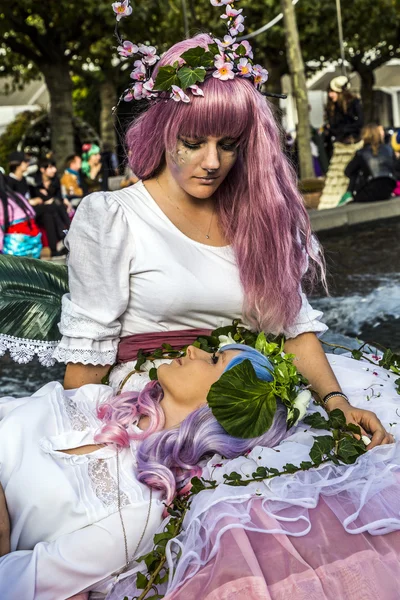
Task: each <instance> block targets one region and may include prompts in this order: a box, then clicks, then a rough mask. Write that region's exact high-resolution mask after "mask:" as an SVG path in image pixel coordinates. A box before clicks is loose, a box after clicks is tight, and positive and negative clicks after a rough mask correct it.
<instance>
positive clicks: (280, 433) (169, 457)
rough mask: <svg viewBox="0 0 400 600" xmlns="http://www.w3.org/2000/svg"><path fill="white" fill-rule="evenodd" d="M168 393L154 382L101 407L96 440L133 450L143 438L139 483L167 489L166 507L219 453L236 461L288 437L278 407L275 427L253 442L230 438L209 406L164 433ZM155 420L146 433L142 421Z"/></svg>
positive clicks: (151, 422)
mask: <svg viewBox="0 0 400 600" xmlns="http://www.w3.org/2000/svg"><path fill="white" fill-rule="evenodd" d="M162 398H163V390H162V388H161V385H160V384H159V383H158V382H157V381H151V382H150V383H148V384H147V385H146V387H145V388H144V389H143V391H142V392H140V393H128V392H127V393H123V394H120V395H119V396H115V397H113V398H111V399H110V401H109V402H106V403H104V404H101V405H100V406H99V407H98V409H97V414H98V417H99V418H100V419H101V420H102V421H103V426H102V428H101V430H100V432H99V433H98V434H96V436H95V440H96V442H98V443H107V444H113V443H114V444H117V445H118V446H123V447H124V446H125V447H126V446H129V444H130V441H131V440H139V441H141V444H140V445H139V448H138V454H137V462H138V480H139V481H142V482H143V483H146V484H147V485H148V486H150V487H153V488H156V489H161V490H163V492H164V496H165V500H166V503H167V504H169V503H171V502H172V500H173V498H174V496H175V495H176V493H177V491H179V492H181V493H182V492H183V491H186V490H187V489H188V483H189V481H190V479H191V478H192V477H194V476H195V475H200V474H201V467H200V466H199V463H200V462H201V461H202V460H203V459H205V458H207V457H211V456H212V455H213V454H222V455H223V456H225V457H226V458H236V457H237V456H240V455H241V454H244V452H246V451H247V450H251V449H252V448H254V447H255V446H258V445H260V446H267V447H268V446H269V447H271V446H275V445H276V444H278V443H279V442H280V441H281V440H282V439H283V438H284V437H285V435H286V409H285V407H284V406H283V405H282V404H278V406H277V410H276V413H275V417H274V421H273V423H272V426H271V428H270V429H269V430H268V431H267V432H266V433H264V435H262V436H260V437H257V438H252V439H239V438H234V437H232V436H230V435H229V434H228V433H226V431H225V430H224V429H223V427H221V425H220V424H219V423H218V421H217V420H216V419H215V417H214V415H213V414H212V412H211V409H210V407H209V406H208V405H207V404H206V405H204V406H202V407H201V408H198V409H197V410H195V411H194V412H192V413H191V414H190V415H189V416H188V417H186V419H184V421H182V423H181V424H180V425H179V426H177V427H173V428H171V429H166V430H163V427H164V423H165V417H164V412H163V409H162V408H161V406H160V401H161V400H162ZM143 416H147V417H149V425H148V428H147V429H146V430H145V431H141V430H138V428H137V427H136V425H137V423H138V422H139V419H140V418H141V417H143Z"/></svg>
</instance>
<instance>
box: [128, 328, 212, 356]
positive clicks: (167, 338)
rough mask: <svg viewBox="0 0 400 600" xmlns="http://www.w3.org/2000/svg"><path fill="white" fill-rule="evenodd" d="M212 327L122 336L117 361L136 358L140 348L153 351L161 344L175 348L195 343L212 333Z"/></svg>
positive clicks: (178, 348)
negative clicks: (198, 338) (197, 339)
mask: <svg viewBox="0 0 400 600" xmlns="http://www.w3.org/2000/svg"><path fill="white" fill-rule="evenodd" d="M210 334H211V329H178V330H177V331H161V332H157V333H139V334H137V335H127V336H126V337H123V338H121V340H120V342H119V346H118V356H117V362H119V363H123V362H128V361H129V360H135V359H136V357H137V354H138V352H139V350H143V351H144V352H152V351H153V350H155V349H156V348H159V347H160V346H161V344H163V343H166V344H170V345H171V346H172V348H173V349H174V350H180V349H181V348H182V346H188V345H189V344H193V342H194V341H195V339H196V338H197V337H199V336H200V335H210Z"/></svg>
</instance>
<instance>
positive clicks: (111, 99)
mask: <svg viewBox="0 0 400 600" xmlns="http://www.w3.org/2000/svg"><path fill="white" fill-rule="evenodd" d="M100 102H101V111H100V137H101V141H102V144H103V146H104V145H106V146H107V145H110V146H111V147H112V149H113V150H114V149H115V147H116V145H117V135H116V132H115V123H114V115H113V108H114V106H116V104H117V90H116V87H115V84H114V82H113V81H112V79H111V77H106V79H105V81H103V82H102V83H101V84H100Z"/></svg>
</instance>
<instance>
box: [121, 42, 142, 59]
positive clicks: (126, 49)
mask: <svg viewBox="0 0 400 600" xmlns="http://www.w3.org/2000/svg"><path fill="white" fill-rule="evenodd" d="M117 50H118V54H119V55H120V56H124V57H125V58H128V57H129V56H132V54H136V53H137V51H138V50H139V48H138V47H137V46H136V44H132V42H128V40H126V41H125V42H124V43H123V44H122V46H118V48H117Z"/></svg>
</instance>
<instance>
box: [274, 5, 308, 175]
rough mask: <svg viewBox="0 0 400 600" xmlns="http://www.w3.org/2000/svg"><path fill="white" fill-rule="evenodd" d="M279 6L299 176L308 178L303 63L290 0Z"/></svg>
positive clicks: (306, 112)
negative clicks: (295, 121) (294, 112)
mask: <svg viewBox="0 0 400 600" xmlns="http://www.w3.org/2000/svg"><path fill="white" fill-rule="evenodd" d="M281 7H282V12H283V19H284V24H285V37H286V51H287V59H288V64H289V70H290V77H291V80H292V88H293V94H294V97H295V100H296V108H297V116H298V125H297V147H298V154H299V167H300V177H301V178H302V179H308V178H309V177H314V169H313V163H312V156H311V131H310V118H309V108H308V94H307V85H306V76H305V72H304V63H303V57H302V54H301V48H300V40H299V32H298V30H297V22H296V14H295V11H294V7H293V4H292V0H281Z"/></svg>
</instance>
